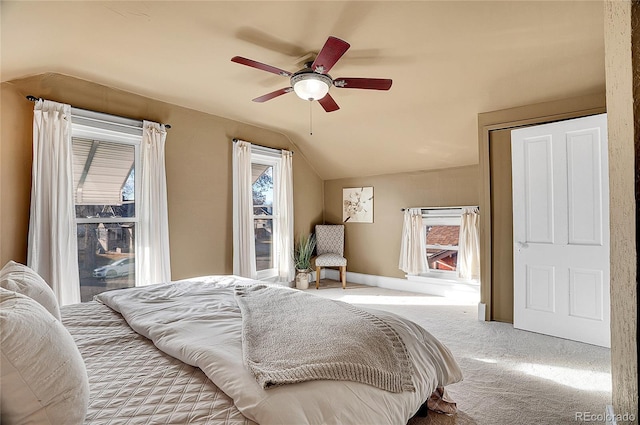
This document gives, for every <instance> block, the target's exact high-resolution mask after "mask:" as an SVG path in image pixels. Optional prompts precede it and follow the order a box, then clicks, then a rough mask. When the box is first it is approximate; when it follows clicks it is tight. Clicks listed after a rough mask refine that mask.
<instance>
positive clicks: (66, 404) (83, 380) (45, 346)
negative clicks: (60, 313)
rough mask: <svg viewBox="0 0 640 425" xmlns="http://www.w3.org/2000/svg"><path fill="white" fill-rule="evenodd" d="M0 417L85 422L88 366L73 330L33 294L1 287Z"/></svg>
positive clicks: (19, 421)
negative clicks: (20, 292) (57, 318)
mask: <svg viewBox="0 0 640 425" xmlns="http://www.w3.org/2000/svg"><path fill="white" fill-rule="evenodd" d="M0 381H1V382H2V389H3V391H2V393H0V412H1V413H0V421H1V422H2V423H6V424H43V425H48V424H51V425H59V424H69V425H71V424H73V425H76V424H78V425H79V424H82V423H83V422H84V418H85V416H86V414H87V407H88V403H89V379H88V377H87V370H86V367H85V364H84V361H83V360H82V356H81V355H80V351H78V347H76V345H75V343H74V341H73V337H72V336H71V334H70V333H69V331H68V330H67V329H66V328H65V327H64V325H62V323H61V322H60V321H59V320H56V319H55V318H54V317H53V316H52V315H51V314H49V312H48V311H47V310H45V308H44V307H43V306H42V305H40V304H39V303H37V302H36V301H34V300H33V299H31V298H29V297H27V296H25V295H22V294H19V293H17V292H13V291H8V290H6V289H2V288H0Z"/></svg>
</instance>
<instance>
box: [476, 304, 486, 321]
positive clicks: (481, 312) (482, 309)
mask: <svg viewBox="0 0 640 425" xmlns="http://www.w3.org/2000/svg"><path fill="white" fill-rule="evenodd" d="M478 320H479V321H481V322H485V321H486V320H487V305H486V304H485V303H478Z"/></svg>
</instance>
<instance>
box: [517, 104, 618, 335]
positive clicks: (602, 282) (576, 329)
mask: <svg viewBox="0 0 640 425" xmlns="http://www.w3.org/2000/svg"><path fill="white" fill-rule="evenodd" d="M511 148H512V173H513V238H514V255H513V258H514V264H513V265H514V282H513V283H514V312H513V313H514V317H513V319H514V320H513V325H514V327H516V328H518V329H524V330H528V331H533V332H539V333H543V334H547V335H553V336H558V337H562V338H567V339H571V340H575V341H582V342H587V343H590V344H595V345H600V346H604V347H609V346H610V329H609V322H610V318H609V311H610V299H609V173H608V161H607V117H606V114H602V115H594V116H589V117H584V118H578V119H573V120H567V121H559V122H555V123H551V124H544V125H540V126H534V127H526V128H522V129H518V130H513V131H512V132H511Z"/></svg>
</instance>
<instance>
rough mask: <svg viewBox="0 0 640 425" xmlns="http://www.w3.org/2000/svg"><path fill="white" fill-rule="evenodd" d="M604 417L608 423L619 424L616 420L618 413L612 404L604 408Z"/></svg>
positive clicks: (608, 424)
mask: <svg viewBox="0 0 640 425" xmlns="http://www.w3.org/2000/svg"><path fill="white" fill-rule="evenodd" d="M604 417H605V423H606V424H607V425H617V423H618V421H617V420H616V415H615V413H614V411H613V406H612V405H611V404H607V407H606V408H605V409H604Z"/></svg>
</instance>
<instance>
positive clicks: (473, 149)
mask: <svg viewBox="0 0 640 425" xmlns="http://www.w3.org/2000/svg"><path fill="white" fill-rule="evenodd" d="M0 7H1V25H2V27H1V37H2V38H1V43H2V44H1V47H2V50H1V53H2V62H1V77H2V81H10V80H12V79H16V78H21V77H25V76H28V75H33V74H38V73H44V72H56V73H62V74H67V75H72V76H75V77H79V78H82V79H86V80H90V81H94V82H96V83H100V84H104V85H108V86H111V87H114V88H118V89H122V90H126V91H130V92H134V93H138V94H141V95H144V96H147V97H150V98H154V99H158V100H162V101H165V102H169V103H173V104H176V105H180V106H184V107H188V108H193V109H196V110H200V111H203V112H207V113H211V114H215V115H218V116H222V117H226V118H230V119H234V120H238V121H242V122H246V123H250V124H254V125H257V126H260V127H264V128H269V129H273V130H275V131H278V132H281V133H283V134H286V135H287V136H288V137H289V138H290V139H291V141H292V142H293V143H294V144H295V145H296V146H297V149H298V150H300V151H301V152H302V153H303V154H304V155H305V156H306V157H307V158H308V159H309V161H310V162H311V163H312V165H313V167H314V168H315V169H316V170H317V171H318V172H319V174H320V175H321V177H322V178H324V179H334V178H342V177H354V176H366V175H376V174H387V173H395V172H404V171H416V170H426V169H435V168H445V167H455V166H463V165H469V164H476V163H477V162H478V148H477V144H478V142H477V134H478V133H477V114H478V113H481V112H489V111H493V110H498V109H504V108H510V107H515V106H522V105H526V104H531V103H539V102H545V101H550V100H556V99H562V98H568V97H574V96H581V95H586V94H592V93H599V92H602V91H604V85H605V76H604V40H603V26H604V23H603V4H602V2H601V1H586V2H582V1H548V2H547V1H497V2H489V1H470V2H459V1H446V2H436V1H410V2H404V1H380V2H355V1H352V2H329V1H323V2H312V1H296V2H293V1H283V2H272V1H259V2H244V1H234V2H221V1H196V2H187V1H154V2H135V1H128V2H90V1H84V2H76V1H70V2H36V1H16V2H14V1H6V0H5V1H2V3H1V6H0ZM330 35H333V36H336V37H339V38H342V39H344V40H346V41H348V42H349V43H350V44H351V49H350V50H349V51H347V53H346V54H345V55H344V56H343V57H342V59H341V60H340V61H338V63H337V64H336V65H335V67H334V68H333V69H332V70H331V75H332V76H333V77H372V78H391V79H393V87H392V88H391V90H390V91H388V92H383V91H373V90H371V91H368V90H347V89H338V88H332V89H331V94H332V96H333V98H334V99H335V100H336V102H337V103H338V104H339V105H340V108H341V109H340V110H338V111H336V112H331V113H326V112H324V110H323V109H322V108H321V107H320V105H318V104H317V102H314V103H313V104H311V105H309V103H308V102H305V101H303V100H301V99H299V98H297V97H296V96H295V94H293V93H289V94H286V95H284V96H280V97H278V98H276V99H273V100H271V101H268V102H266V103H255V102H252V101H251V99H253V98H254V97H257V96H260V95H262V94H265V93H269V92H271V91H274V90H276V89H279V88H282V87H287V86H288V85H289V81H288V79H287V78H285V77H279V76H277V75H274V74H270V73H267V72H263V71H259V70H256V69H253V68H249V67H246V66H242V65H238V64H236V63H232V62H231V61H230V59H231V58H232V57H233V56H235V55H239V56H244V57H248V58H251V59H254V60H257V61H259V62H263V63H267V64H269V65H273V66H276V67H279V68H282V69H285V70H288V71H296V70H298V69H299V68H300V66H299V64H298V63H297V62H298V60H299V58H300V57H301V56H304V55H305V54H307V53H309V52H317V51H318V50H319V49H320V48H321V47H322V46H323V44H324V42H325V41H326V39H327V37H328V36H330ZM310 106H311V113H312V122H313V135H309V124H310ZM255 142H256V143H259V141H258V140H256V141H255Z"/></svg>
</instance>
